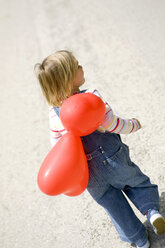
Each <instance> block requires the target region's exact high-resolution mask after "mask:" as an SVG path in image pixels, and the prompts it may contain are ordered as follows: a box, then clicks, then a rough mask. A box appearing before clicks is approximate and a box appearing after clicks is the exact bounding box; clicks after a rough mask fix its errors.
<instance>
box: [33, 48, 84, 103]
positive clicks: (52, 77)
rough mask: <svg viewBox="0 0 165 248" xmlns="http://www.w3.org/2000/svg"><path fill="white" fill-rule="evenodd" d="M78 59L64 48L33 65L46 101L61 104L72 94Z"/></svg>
mask: <svg viewBox="0 0 165 248" xmlns="http://www.w3.org/2000/svg"><path fill="white" fill-rule="evenodd" d="M78 68H79V65H78V61H77V60H76V58H75V57H74V56H73V54H72V53H71V52H69V51H66V50H61V51H58V52H56V53H54V54H52V55H50V56H48V57H47V58H45V59H44V60H43V62H42V63H41V64H39V63H38V64H36V65H35V70H36V74H37V78H38V80H39V83H40V86H41V89H42V91H43V94H44V96H45V97H46V99H47V101H48V103H49V104H50V105H53V106H61V104H62V102H63V101H64V100H65V99H66V98H68V97H69V96H71V95H72V94H73V90H74V85H73V82H74V80H75V77H76V75H77V72H78Z"/></svg>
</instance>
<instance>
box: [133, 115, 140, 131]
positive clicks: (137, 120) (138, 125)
mask: <svg viewBox="0 0 165 248" xmlns="http://www.w3.org/2000/svg"><path fill="white" fill-rule="evenodd" d="M133 120H135V121H137V123H138V126H139V129H140V128H142V126H141V124H140V121H139V120H138V119H136V118H133Z"/></svg>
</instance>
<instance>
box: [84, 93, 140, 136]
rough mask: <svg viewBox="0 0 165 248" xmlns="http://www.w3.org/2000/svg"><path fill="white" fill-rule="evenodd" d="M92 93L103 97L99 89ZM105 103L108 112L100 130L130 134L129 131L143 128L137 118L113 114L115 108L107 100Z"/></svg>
mask: <svg viewBox="0 0 165 248" xmlns="http://www.w3.org/2000/svg"><path fill="white" fill-rule="evenodd" d="M88 92H89V91H88ZM91 93H93V94H95V95H97V96H99V97H100V98H101V99H102V97H101V95H100V94H99V92H98V91H97V90H93V91H92V92H91ZM102 100H103V99H102ZM103 101H104V100H103ZM104 103H105V107H106V113H105V118H104V121H103V122H102V124H101V126H100V127H99V128H98V130H99V131H102V132H103V131H108V132H111V133H117V134H128V133H132V132H136V131H137V130H138V129H140V128H141V124H140V122H139V121H138V120H137V119H135V118H132V119H122V118H120V117H118V116H116V115H114V114H113V110H112V108H111V107H110V105H109V104H108V103H107V102H104Z"/></svg>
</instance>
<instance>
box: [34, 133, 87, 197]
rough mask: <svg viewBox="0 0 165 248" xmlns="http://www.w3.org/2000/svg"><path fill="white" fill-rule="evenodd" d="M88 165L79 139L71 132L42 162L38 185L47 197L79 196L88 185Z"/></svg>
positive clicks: (62, 138) (64, 136) (63, 137)
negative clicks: (61, 195) (60, 195)
mask: <svg viewBox="0 0 165 248" xmlns="http://www.w3.org/2000/svg"><path fill="white" fill-rule="evenodd" d="M88 177H89V172H88V164H87V160H86V156H85V153H84V149H83V146H82V142H81V139H80V137H76V136H75V135H73V134H72V133H71V132H68V133H66V134H65V135H63V136H62V137H61V139H60V140H59V141H58V142H57V144H56V145H55V146H54V147H53V148H52V149H51V151H50V152H49V153H48V155H47V156H46V158H45V160H44V161H43V163H42V165H41V168H40V170H39V173H38V185H39V188H40V189H41V191H42V192H44V193H45V194H47V195H59V194H62V193H64V194H66V195H68V196H76V195H79V194H81V193H82V192H83V191H84V190H85V189H86V187H87V184H88Z"/></svg>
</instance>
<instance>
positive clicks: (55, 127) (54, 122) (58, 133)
mask: <svg viewBox="0 0 165 248" xmlns="http://www.w3.org/2000/svg"><path fill="white" fill-rule="evenodd" d="M49 126H50V143H51V145H52V146H54V145H55V144H56V143H57V141H58V140H59V139H60V138H61V137H62V135H64V134H65V133H66V130H65V128H64V127H63V125H62V123H61V121H60V118H59V117H58V116H57V114H56V113H55V111H54V109H53V107H50V109H49Z"/></svg>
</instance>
